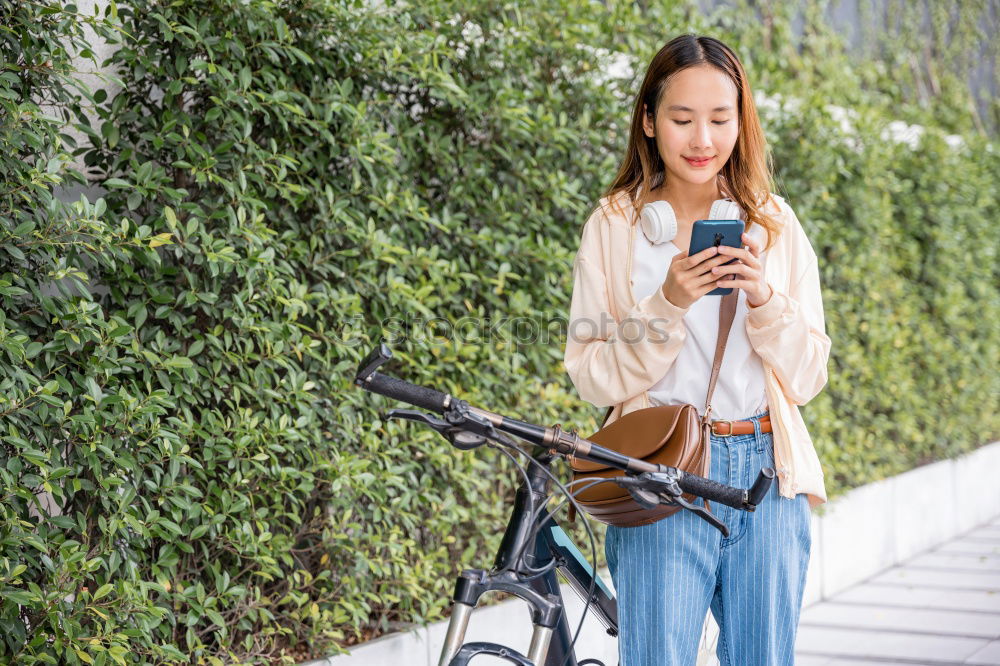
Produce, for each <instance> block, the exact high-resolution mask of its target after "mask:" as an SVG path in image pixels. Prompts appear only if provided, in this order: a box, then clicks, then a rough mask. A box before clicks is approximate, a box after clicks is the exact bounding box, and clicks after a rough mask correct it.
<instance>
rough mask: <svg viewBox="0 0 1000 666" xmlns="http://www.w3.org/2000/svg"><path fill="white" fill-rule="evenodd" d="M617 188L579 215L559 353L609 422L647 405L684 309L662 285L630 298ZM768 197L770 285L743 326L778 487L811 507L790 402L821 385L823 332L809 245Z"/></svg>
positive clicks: (811, 463)
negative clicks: (756, 368)
mask: <svg viewBox="0 0 1000 666" xmlns="http://www.w3.org/2000/svg"><path fill="white" fill-rule="evenodd" d="M617 196H618V197H619V199H618V203H619V207H620V209H621V211H622V213H624V214H622V213H619V212H618V210H616V209H615V208H612V207H611V206H610V205H609V202H608V199H607V197H605V198H603V199H601V201H600V205H599V206H598V208H597V210H595V211H594V212H593V213H592V214H591V216H590V218H589V219H588V220H587V222H586V223H585V224H584V227H583V235H582V238H581V241H580V249H579V251H578V252H577V255H576V258H575V260H574V262H573V296H572V302H571V305H570V321H569V335H568V336H567V342H566V349H565V353H564V358H563V360H564V364H565V367H566V371H567V372H568V373H569V376H570V378H571V379H572V381H573V384H574V386H576V389H577V391H578V392H579V394H580V397H581V398H583V399H584V400H586V401H587V402H590V403H592V404H593V405H595V406H597V407H609V406H612V405H613V406H614V410H613V411H612V413H611V416H610V418H609V419H608V423H609V424H610V423H612V422H614V421H616V420H617V419H618V418H620V417H621V416H623V415H625V414H628V413H630V412H633V411H635V410H637V409H642V408H644V407H649V406H650V401H649V389H650V388H651V387H652V386H653V385H654V384H655V383H656V382H658V381H659V380H660V379H661V378H662V377H663V376H664V375H665V374H666V372H667V370H668V369H670V366H671V365H672V364H673V362H674V359H676V358H677V355H678V354H679V353H680V351H681V348H682V347H683V346H684V340H685V337H686V331H685V328H684V321H683V318H684V313H686V312H687V310H688V308H680V307H677V306H675V305H674V304H672V303H671V302H670V301H668V300H667V299H666V298H665V297H664V296H663V291H662V289H657V290H656V291H654V292H653V293H652V294H650V295H649V296H647V297H646V298H643V299H642V300H641V301H639V302H638V303H637V302H636V301H635V298H634V297H633V294H632V284H631V275H632V266H631V264H632V254H633V252H632V243H633V240H634V238H635V234H636V233H642V231H641V230H640V229H639V226H638V224H637V223H633V222H634V221H635V220H636V218H637V216H636V215H635V211H634V208H633V207H632V205H631V203H630V202H629V201H628V197H627V196H626V195H625V194H624V193H619V194H618V195H617ZM772 196H773V197H774V200H775V202H776V203H777V205H778V208H779V209H780V210H779V209H775V208H773V207H772V208H771V210H770V213H771V214H772V215H773V216H774V217H775V218H777V219H778V220H779V221H780V222H782V223H783V227H782V231H781V233H780V234H779V236H778V239H777V240H776V241H775V244H774V245H773V246H772V247H771V248H770V249H769V250H768V255H767V261H765V262H764V280H765V281H766V282H767V283H768V284H769V285H770V286H771V287H773V289H774V291H773V293H772V295H771V298H770V299H769V300H768V301H767V302H766V303H763V304H762V305H760V306H758V307H755V308H750V311H749V313H748V315H747V317H746V318H745V326H746V331H747V336H748V337H749V339H750V343H751V345H752V346H753V348H754V350H755V351H756V352H757V353H758V354H759V355H760V357H761V359H762V361H763V364H764V373H765V387H766V391H767V401H768V409H769V411H770V414H771V422H772V427H773V429H774V430H773V434H774V455H775V466H776V468H777V478H778V488H779V492H780V494H781V495H782V496H784V497H789V498H791V497H794V496H795V495H796V494H797V493H808V495H809V503H810V506H816V505H818V504H821V503H823V502H825V501H826V489H825V487H824V483H823V469H822V467H821V466H820V462H819V457H818V456H817V455H816V450H815V447H814V446H813V442H812V439H811V438H810V436H809V432H808V431H807V430H806V426H805V422H804V421H803V420H802V416H801V415H800V413H799V407H798V406H799V405H804V404H806V403H807V402H809V400H811V399H812V398H813V397H814V396H815V395H817V394H818V393H819V392H820V390H821V389H822V388H823V386H824V385H825V384H826V381H827V361H828V359H829V357H830V338H829V337H827V335H826V328H825V324H824V317H823V302H822V295H821V293H820V286H819V270H818V268H817V263H816V253H815V252H814V251H813V249H812V245H811V244H810V243H809V239H808V238H807V237H806V235H805V232H804V231H803V229H802V225H801V224H800V223H799V220H798V218H797V217H796V216H795V213H794V212H793V211H792V209H791V207H790V206H789V205H788V204H787V203H786V202H785V200H784V199H782V198H781V197H779V196H777V195H772ZM623 322H624V323H623ZM738 324H739V322H738V321H737V322H734V325H738ZM650 326H653V327H654V328H653V329H650ZM651 331H655V333H656V334H651ZM664 332H666V333H667V335H663V333H664ZM697 407H698V409H699V410H701V409H704V405H697Z"/></svg>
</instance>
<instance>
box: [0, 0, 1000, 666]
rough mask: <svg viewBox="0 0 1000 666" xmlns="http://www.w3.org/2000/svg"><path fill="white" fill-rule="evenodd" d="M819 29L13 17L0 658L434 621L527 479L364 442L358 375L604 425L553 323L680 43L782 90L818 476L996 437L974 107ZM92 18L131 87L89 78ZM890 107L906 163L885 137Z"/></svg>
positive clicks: (174, 652)
mask: <svg viewBox="0 0 1000 666" xmlns="http://www.w3.org/2000/svg"><path fill="white" fill-rule="evenodd" d="M821 10H822V6H821V5H815V6H813V7H812V9H811V10H810V11H809V12H807V14H806V16H805V22H804V25H805V33H804V36H803V37H802V39H801V40H800V39H795V38H793V37H792V36H791V29H790V26H791V25H792V18H793V17H791V16H789V15H774V16H770V17H769V20H767V21H761V20H758V19H757V17H756V16H754V11H753V10H751V9H749V8H747V7H735V8H725V9H723V10H720V11H719V12H717V13H716V14H714V15H712V16H710V17H706V16H703V15H702V13H701V12H700V11H698V9H697V6H696V3H690V4H684V3H679V4H676V5H674V4H671V5H666V6H663V7H654V8H648V9H640V8H638V7H634V6H633V5H632V3H611V5H610V6H606V5H605V4H601V3H593V4H581V3H575V2H573V3H570V2H550V3H547V4H545V5H542V6H530V7H529V6H526V5H525V6H517V5H514V4H510V5H504V4H499V3H474V4H472V5H470V3H450V2H427V3H421V4H420V5H419V6H416V5H415V6H409V5H390V6H388V7H384V6H378V7H374V6H372V5H371V4H369V3H351V2H343V3H313V2H308V1H306V0H292V1H289V2H283V3H270V2H268V3H242V2H236V1H235V0H231V1H227V0H211V1H209V2H177V3H171V4H169V5H166V4H164V3H152V2H142V1H138V2H134V3H130V5H129V6H125V5H122V6H116V5H114V4H111V5H110V6H109V8H108V9H107V11H106V12H104V13H101V14H100V15H98V16H96V17H89V16H84V15H81V14H78V13H77V12H76V8H75V7H74V6H72V5H67V4H63V3H55V2H51V3H49V2H28V3H21V4H19V5H17V6H16V7H13V8H11V9H9V14H8V17H7V18H6V19H5V21H4V22H3V23H2V24H0V67H2V70H0V183H2V185H0V386H2V391H0V415H2V417H3V421H2V423H0V438H2V444H0V484H2V490H0V492H2V494H3V498H4V499H3V502H0V595H2V602H0V603H2V606H0V634H2V637H3V638H2V639H0V660H3V661H4V662H5V663H6V662H12V663H13V662H16V663H69V664H76V663H97V664H104V663H114V662H117V663H146V662H155V663H160V662H166V661H177V662H187V661H189V660H191V661H194V662H198V663H229V662H241V663H261V662H267V661H273V660H284V661H292V660H294V659H301V658H304V657H306V656H308V655H313V656H318V655H322V654H327V653H330V652H332V651H336V650H337V648H338V646H344V645H350V644H352V643H355V642H357V641H359V640H364V639H367V638H371V637H373V636H375V635H377V634H379V633H383V632H385V631H388V630H392V629H393V628H396V627H399V626H402V625H404V624H406V623H409V622H414V621H417V622H419V621H425V620H431V619H435V618H439V617H441V616H442V614H443V613H444V612H445V610H446V607H447V603H448V597H449V594H450V591H451V587H452V584H453V576H454V575H455V573H456V572H457V570H459V569H460V568H462V567H464V566H469V565H471V564H474V563H483V564H485V563H486V562H489V561H490V558H491V553H492V551H493V549H495V548H496V546H497V543H498V540H499V531H500V529H501V527H502V525H503V522H504V520H505V519H506V513H507V510H508V509H507V505H506V504H505V500H506V499H509V497H510V493H511V490H512V484H513V482H514V480H515V476H514V473H513V470H512V468H511V466H510V465H509V463H508V462H507V461H506V460H505V459H503V458H500V457H497V456H496V454H493V453H489V452H485V451H477V452H474V453H460V452H457V451H454V450H452V449H450V448H449V447H448V446H447V445H446V444H445V443H444V442H443V441H439V440H438V439H436V436H432V435H431V434H429V433H427V432H423V431H421V430H420V429H419V428H417V427H415V426H409V425H400V424H397V423H387V422H385V421H383V420H382V419H381V415H382V414H384V413H385V411H386V410H387V408H388V407H390V406H393V405H392V403H390V402H388V401H385V400H383V399H381V398H378V397H376V396H372V395H370V394H367V393H365V392H363V391H361V390H359V389H357V388H356V387H353V385H352V384H351V377H352V375H353V371H354V369H355V367H356V365H357V363H358V361H359V360H360V358H361V357H362V356H363V355H364V354H365V353H366V352H367V351H368V349H369V348H370V345H371V344H373V341H374V340H376V339H377V338H378V337H379V336H380V335H388V336H390V338H391V341H392V343H393V349H394V351H395V352H396V354H397V357H398V358H399V359H400V362H399V363H398V364H393V365H392V366H390V368H389V370H390V371H391V372H396V373H398V374H400V375H402V376H405V377H406V378H407V379H410V380H412V381H415V382H419V383H425V384H429V385H433V386H436V387H438V388H441V389H442V390H446V391H451V392H453V393H456V394H459V395H461V396H462V397H463V398H467V399H469V400H470V401H472V402H473V403H475V404H479V405H483V406H487V407H492V408H495V409H497V410H500V411H503V412H506V413H509V414H514V415H518V416H520V417H522V418H524V419H526V420H529V421H535V422H540V423H548V424H552V423H556V422H559V423H562V424H563V425H564V426H569V425H570V424H572V425H573V426H574V427H578V428H579V429H580V430H581V431H583V432H584V434H586V433H588V432H590V431H592V430H593V428H594V427H595V418H596V417H597V415H598V414H597V412H598V411H599V410H595V409H594V408H593V407H591V406H589V405H587V404H584V403H581V402H580V401H579V400H578V398H577V397H576V396H575V394H574V391H573V389H572V386H571V385H570V383H569V380H568V378H567V377H566V376H565V374H564V371H563V368H562V363H561V360H562V349H563V339H562V338H561V335H562V334H563V333H562V331H563V330H564V326H561V324H560V321H559V319H560V318H564V317H565V316H566V314H567V310H568V302H569V294H570V291H569V290H570V286H571V285H570V270H569V266H570V264H571V261H572V257H573V254H574V253H575V251H576V248H577V246H578V240H579V229H580V225H581V224H582V221H583V220H584V219H585V216H586V214H587V212H589V210H590V209H591V207H592V206H593V205H594V203H595V202H596V200H597V197H598V196H599V194H600V192H601V190H602V189H603V188H604V187H605V186H606V184H607V182H608V181H609V178H610V175H609V174H611V173H613V171H614V169H615V167H616V166H617V159H618V157H619V155H620V153H621V149H622V146H623V143H624V139H625V131H626V129H627V127H626V125H625V122H626V121H627V118H628V110H629V109H628V108H627V103H628V101H629V100H630V97H629V96H630V94H631V92H632V91H633V90H634V88H635V86H636V85H637V82H636V81H635V80H634V79H633V78H632V75H631V74H630V75H629V76H627V77H625V78H621V79H615V78H612V77H611V76H610V75H609V73H608V68H609V67H610V64H611V62H610V61H611V58H610V55H609V54H610V53H614V52H622V53H627V54H629V55H630V58H631V62H632V65H633V67H634V68H635V69H634V73H635V74H637V75H641V74H642V71H643V67H644V65H645V63H646V62H647V61H648V59H649V57H650V56H651V55H652V53H653V52H654V51H655V49H656V48H658V47H659V46H660V45H661V44H662V43H663V42H664V41H665V40H666V39H667V38H669V37H670V36H672V35H673V34H676V33H677V32H680V31H683V30H698V31H707V32H711V33H712V34H715V35H717V36H719V37H721V38H722V39H724V40H727V41H728V42H730V43H731V44H733V45H734V46H735V47H736V48H737V49H738V50H739V51H740V53H741V55H742V56H743V57H744V58H745V60H746V63H747V66H748V68H749V69H750V71H751V76H752V77H753V81H754V83H755V86H756V88H758V89H759V90H761V91H766V92H767V93H769V94H771V95H780V96H781V99H783V100H786V101H787V100H789V99H792V98H797V99H799V100H801V106H799V107H798V108H797V109H796V110H794V111H792V110H785V111H766V110H765V111H764V112H763V115H764V120H765V123H766V130H767V133H768V136H769V138H770V139H771V141H772V144H773V145H772V148H773V154H774V158H775V163H776V167H777V176H778V179H777V180H778V191H779V193H781V194H783V195H784V196H786V197H787V198H788V199H789V200H790V202H791V203H792V205H793V206H794V207H795V209H796V211H797V213H798V215H799V217H800V219H802V220H803V223H804V224H805V226H806V229H807V231H808V232H809V234H810V237H811V238H812V240H813V243H814V247H815V248H816V250H817V252H818V253H819V256H820V257H821V268H822V271H823V274H822V280H823V286H824V299H825V308H826V312H827V322H828V333H829V334H830V336H831V338H832V339H833V341H834V345H833V358H832V359H831V367H830V383H829V385H828V387H827V389H826V390H825V391H824V392H823V393H821V394H820V396H818V397H817V398H816V399H814V400H813V401H812V402H810V404H809V405H807V406H806V407H805V408H804V413H805V415H806V418H807V420H808V422H809V426H810V430H811V432H813V434H814V437H815V439H816V441H817V446H818V447H819V448H820V455H821V457H822V459H823V461H824V464H825V466H826V470H827V474H828V487H829V490H830V491H831V493H833V494H836V493H839V492H842V491H843V490H844V489H846V488H848V487H851V486H854V485H858V484H861V483H864V482H867V481H870V480H873V479H877V478H881V477H884V476H886V475H888V474H893V473H896V472H899V471H902V470H905V469H908V468H910V467H913V466H915V465H919V464H922V463H925V462H928V461H930V460H934V459H939V458H943V457H947V456H953V455H956V454H958V453H961V452H964V451H968V450H971V449H973V448H975V447H976V446H978V445H981V444H983V443H985V442H987V441H991V440H993V439H996V438H997V436H998V434H1000V417H998V416H997V413H998V410H997V407H1000V405H998V395H1000V380H998V378H997V374H996V373H994V372H988V371H984V370H985V369H992V368H995V367H997V366H998V365H1000V363H998V361H1000V358H998V350H1000V332H998V331H997V329H996V326H995V322H996V321H997V320H998V317H1000V311H998V310H1000V292H998V284H1000V279H998V278H1000V275H998V270H1000V268H998V266H1000V265H998V262H997V257H996V249H997V244H996V242H995V235H994V234H993V232H992V229H991V228H989V227H991V226H992V220H995V219H997V218H998V215H997V213H998V199H997V192H996V188H995V182H996V180H997V176H998V175H1000V164H998V157H997V154H996V151H995V148H994V146H995V143H994V142H993V137H991V136H984V135H982V134H977V133H976V130H975V126H976V123H974V122H973V121H972V120H970V119H968V118H967V115H968V114H967V113H966V116H963V115H962V109H963V108H965V109H966V112H967V111H968V104H967V103H966V102H967V100H966V99H965V98H963V97H961V95H959V96H957V97H956V96H955V95H954V94H953V93H954V91H955V90H956V89H960V88H956V87H955V86H950V87H948V91H949V94H948V95H946V96H945V95H942V96H941V97H940V98H935V99H934V100H932V101H933V103H932V104H930V105H927V104H925V105H924V106H923V107H921V106H920V105H918V104H914V103H911V102H916V101H921V100H907V99H901V98H900V97H899V95H898V91H896V90H895V89H893V87H892V84H891V82H889V81H883V79H881V78H880V76H879V75H878V71H877V69H878V68H877V65H872V66H871V69H868V70H865V69H861V70H859V69H858V68H859V67H860V66H862V65H859V64H858V63H857V62H853V61H852V60H851V59H850V57H849V55H848V52H849V50H848V49H847V48H845V47H844V45H843V44H842V43H841V42H840V40H839V39H838V38H837V36H836V34H835V33H833V32H832V31H831V30H829V29H828V27H826V26H825V24H824V23H823V19H822V17H821ZM87 26H89V27H90V28H92V29H93V30H94V31H95V32H96V34H97V35H99V36H100V37H101V38H102V39H105V40H110V41H112V42H114V43H117V44H118V45H119V47H120V48H118V49H117V50H116V51H115V54H114V56H113V57H112V58H111V61H110V62H109V63H107V64H108V67H109V70H108V71H114V72H115V73H116V76H117V77H118V78H119V79H120V85H119V84H116V83H114V82H109V85H108V86H101V87H99V88H88V86H86V85H84V84H83V83H82V82H81V79H80V77H79V75H78V73H77V72H76V71H75V69H76V64H75V62H74V61H73V60H72V59H71V54H72V53H80V52H81V51H82V55H83V57H84V59H86V58H88V57H92V55H91V54H90V53H89V52H88V51H87V50H86V49H87V46H86V39H87V36H86V34H85V32H84V27H87ZM584 44H586V45H589V46H588V47H583V46H581V45H584ZM762 44H767V45H768V48H766V49H765V48H760V47H758V46H757V45H762ZM94 64H95V65H99V64H100V63H94ZM924 101H925V100H924ZM831 102H836V103H839V104H841V105H844V106H848V107H850V108H852V109H853V110H854V111H855V112H856V114H857V117H856V118H854V120H853V122H854V124H855V132H854V134H853V135H852V136H851V137H846V136H845V135H844V133H843V131H842V130H841V128H840V126H839V124H838V119H837V118H836V117H835V116H834V115H832V114H831V111H830V110H829V109H827V105H828V104H830V103H831ZM900 105H902V106H900ZM963 105H964V106H963ZM939 112H940V113H942V114H943V117H946V118H948V124H946V125H936V124H935V118H936V116H935V114H937V113H939ZM945 112H947V113H945ZM897 117H902V118H905V119H907V120H909V121H919V122H923V123H924V124H925V125H927V127H928V129H927V132H926V134H925V137H924V139H923V140H922V142H921V144H920V145H919V146H918V147H917V148H916V149H911V148H909V147H907V146H906V145H904V144H897V143H893V142H891V141H886V140H884V139H883V138H881V133H882V132H883V131H884V130H885V127H886V124H887V123H888V122H889V121H890V120H893V119H896V118H897ZM93 119H96V120H93ZM70 127H75V129H76V133H77V134H76V136H83V137H85V139H84V141H83V142H82V143H81V144H80V145H79V146H78V145H77V141H76V139H75V138H74V136H75V135H74V133H72V132H69V131H68V128H70ZM945 132H959V133H961V134H962V136H963V137H964V138H965V142H966V143H965V145H966V147H965V148H961V149H957V150H956V149H952V148H950V147H948V145H947V143H946V141H945V138H944V133H945ZM852 142H853V143H852ZM859 148H860V150H859ZM81 160H82V163H83V165H84V166H83V167H78V166H77V165H78V164H79V161H81ZM84 186H96V187H98V188H100V189H99V190H96V192H95V191H94V190H87V189H83V190H82V192H83V193H82V194H81V193H80V192H81V188H82V187H84ZM70 193H72V194H70ZM434 318H439V319H437V320H434ZM515 318H520V320H515ZM432 320H433V321H432ZM517 321H520V323H519V324H518V323H517ZM448 322H450V323H453V324H459V323H462V322H464V323H466V324H468V323H469V322H481V323H480V324H476V325H473V326H470V327H467V328H460V329H459V330H460V331H461V332H462V333H463V335H461V336H456V335H449V334H447V332H446V331H443V330H441V325H442V323H448ZM482 322H486V323H482ZM532 322H534V323H532ZM515 324H516V325H515ZM563 324H564V322H563ZM490 325H492V326H493V327H494V331H495V330H496V327H497V326H498V325H499V328H500V331H501V334H502V335H504V336H505V339H498V338H497V337H495V336H494V337H489V336H487V335H486V329H487V327H488V326H490ZM517 326H526V327H527V328H517ZM532 327H534V329H533V328H532ZM539 329H540V330H544V331H546V332H547V333H551V334H550V335H547V336H545V337H540V336H539V335H535V334H532V333H531V331H532V330H535V331H539Z"/></svg>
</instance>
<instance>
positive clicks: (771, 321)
mask: <svg viewBox="0 0 1000 666" xmlns="http://www.w3.org/2000/svg"><path fill="white" fill-rule="evenodd" d="M796 223H797V220H796ZM794 232H798V233H800V234H801V237H800V242H799V247H800V248H801V254H802V255H803V256H806V257H807V261H806V262H805V263H806V266H805V269H804V270H802V271H801V272H800V274H799V275H798V276H797V278H796V279H795V281H794V282H793V283H792V293H791V294H785V293H783V292H781V291H778V289H774V291H773V293H772V294H771V298H770V299H768V301H767V302H765V303H763V304H761V305H759V306H757V307H751V308H749V313H748V315H747V318H746V331H747V337H749V338H750V344H751V345H752V346H753V348H754V350H755V351H756V352H757V353H758V354H759V355H760V357H761V358H762V359H764V360H765V361H767V362H768V364H770V365H771V367H772V368H774V373H775V375H776V376H777V378H778V382H779V383H780V384H781V388H782V390H783V391H784V392H785V395H787V396H788V398H789V399H790V400H791V401H792V402H793V403H794V404H796V405H804V404H806V403H807V402H809V401H810V400H812V399H813V398H814V397H816V395H817V394H818V393H819V392H820V391H821V390H822V389H823V386H825V385H826V381H827V362H828V361H829V358H830V338H829V337H828V336H827V335H826V325H825V321H824V316H823V295H822V293H821V292H820V285H819V267H818V265H817V260H816V254H815V252H813V251H812V248H811V247H810V246H809V241H808V239H807V238H806V237H805V234H804V233H801V230H800V229H795V231H794ZM772 288H773V285H772Z"/></svg>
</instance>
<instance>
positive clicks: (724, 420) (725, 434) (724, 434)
mask: <svg viewBox="0 0 1000 666" xmlns="http://www.w3.org/2000/svg"><path fill="white" fill-rule="evenodd" d="M716 423H728V424H729V432H728V433H726V432H717V433H715V434H716V436H717V437H732V436H733V435H735V434H736V433H734V432H733V422H732V421H730V420H729V419H715V420H714V421H712V426H713V427H712V431H713V432H714V431H715V427H714V426H715V424H716Z"/></svg>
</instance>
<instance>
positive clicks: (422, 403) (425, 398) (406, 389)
mask: <svg viewBox="0 0 1000 666" xmlns="http://www.w3.org/2000/svg"><path fill="white" fill-rule="evenodd" d="M359 386H362V387H363V388H366V389H368V390H369V391H372V392H374V393H381V394H382V395H384V396H386V397H388V398H395V399H396V400H402V401H403V402H408V403H410V404H411V405H413V406H415V407H422V408H424V409H429V410H430V411H432V412H437V413H438V414H440V413H442V412H443V411H444V401H445V398H446V397H447V394H446V393H441V391H435V390H434V389H430V388H427V387H425V386H417V385H416V384H411V383H410V382H408V381H404V380H402V379H397V378H396V377H390V376H389V375H383V374H381V373H378V372H376V373H375V374H373V375H372V377H371V379H369V380H368V381H362V382H360V383H359Z"/></svg>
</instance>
